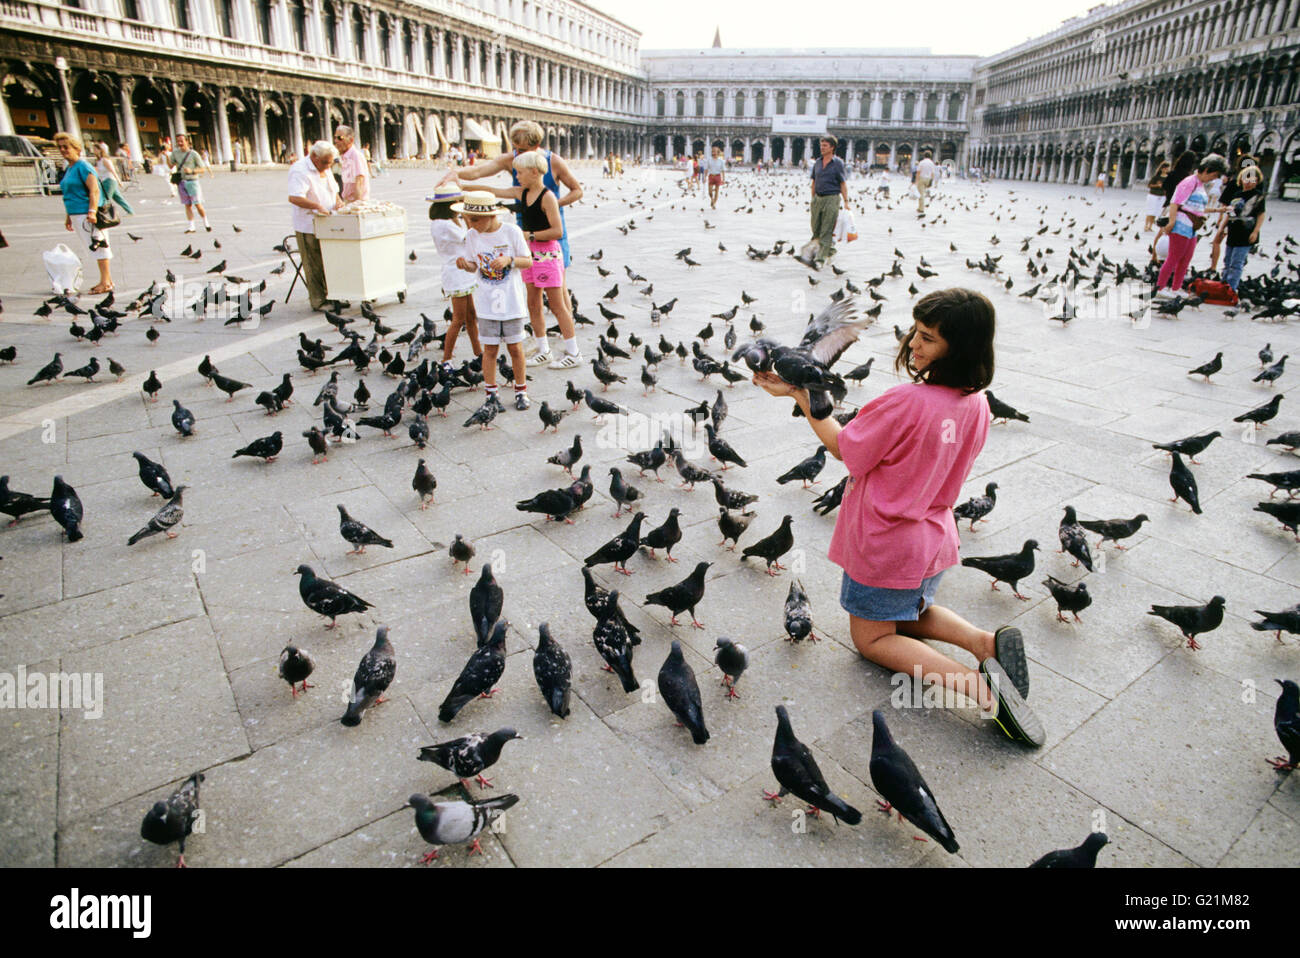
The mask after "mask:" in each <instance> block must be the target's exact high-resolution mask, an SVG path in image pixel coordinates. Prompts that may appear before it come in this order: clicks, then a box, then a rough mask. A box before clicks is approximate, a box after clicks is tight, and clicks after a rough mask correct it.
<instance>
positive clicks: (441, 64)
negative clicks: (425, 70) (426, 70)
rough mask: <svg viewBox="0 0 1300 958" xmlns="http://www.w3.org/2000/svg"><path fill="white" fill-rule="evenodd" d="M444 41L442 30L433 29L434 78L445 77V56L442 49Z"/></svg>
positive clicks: (444, 51)
mask: <svg viewBox="0 0 1300 958" xmlns="http://www.w3.org/2000/svg"><path fill="white" fill-rule="evenodd" d="M443 43H444V39H443V35H442V30H441V29H439V28H438V27H434V28H433V75H434V76H436V77H443V78H445V77H446V76H447V56H446V50H445V48H444V47H443Z"/></svg>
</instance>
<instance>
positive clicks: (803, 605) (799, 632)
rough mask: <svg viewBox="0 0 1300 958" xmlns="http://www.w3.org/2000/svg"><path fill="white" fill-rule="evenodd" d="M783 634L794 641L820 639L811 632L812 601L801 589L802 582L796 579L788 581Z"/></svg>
mask: <svg viewBox="0 0 1300 958" xmlns="http://www.w3.org/2000/svg"><path fill="white" fill-rule="evenodd" d="M785 634H786V635H787V636H788V637H789V641H791V642H796V643H797V642H802V641H803V640H804V639H812V640H813V641H814V642H820V641H821V639H819V638H817V635H816V633H814V632H813V624H812V603H811V602H809V601H808V593H806V592H804V590H803V583H802V582H799V581H798V580H794V581H792V582H791V583H790V591H789V592H788V593H786V597H785Z"/></svg>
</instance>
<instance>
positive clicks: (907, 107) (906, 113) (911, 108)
mask: <svg viewBox="0 0 1300 958" xmlns="http://www.w3.org/2000/svg"><path fill="white" fill-rule="evenodd" d="M903 119H904V120H914V119H916V94H915V93H909V94H907V96H906V97H905V98H904V100H903Z"/></svg>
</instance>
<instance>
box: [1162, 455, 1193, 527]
mask: <svg viewBox="0 0 1300 958" xmlns="http://www.w3.org/2000/svg"><path fill="white" fill-rule="evenodd" d="M1172 455H1173V463H1172V464H1171V465H1170V467H1169V485H1170V486H1171V487H1172V488H1173V490H1174V495H1173V498H1171V499H1170V500H1169V501H1170V502H1177V501H1178V500H1179V499H1182V500H1184V501H1185V502H1186V503H1187V504H1188V505H1189V506H1191V507H1192V512H1194V513H1196V514H1197V515H1198V516H1199V515H1200V514H1201V502H1200V499H1199V497H1198V495H1197V491H1196V477H1195V476H1193V475H1192V470H1190V469H1188V468H1187V466H1186V465H1184V464H1183V460H1182V459H1181V458H1180V457H1179V455H1178V453H1176V452H1175V453H1173V454H1172Z"/></svg>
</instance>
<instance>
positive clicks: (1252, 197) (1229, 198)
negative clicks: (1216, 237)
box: [1222, 185, 1265, 246]
mask: <svg viewBox="0 0 1300 958" xmlns="http://www.w3.org/2000/svg"><path fill="white" fill-rule="evenodd" d="M1229 190H1231V191H1232V192H1231V195H1229ZM1222 199H1223V201H1224V203H1226V204H1227V206H1228V209H1229V213H1228V245H1229V246H1250V245H1251V242H1250V235H1251V234H1252V233H1253V232H1255V224H1256V223H1258V222H1259V218H1260V217H1261V216H1263V215H1264V205H1265V200H1264V191H1263V190H1261V189H1260V188H1259V187H1258V186H1256V187H1255V188H1254V189H1251V190H1242V189H1241V188H1240V187H1238V186H1235V185H1234V186H1230V187H1228V189H1226V190H1224V191H1223V197H1222Z"/></svg>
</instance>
